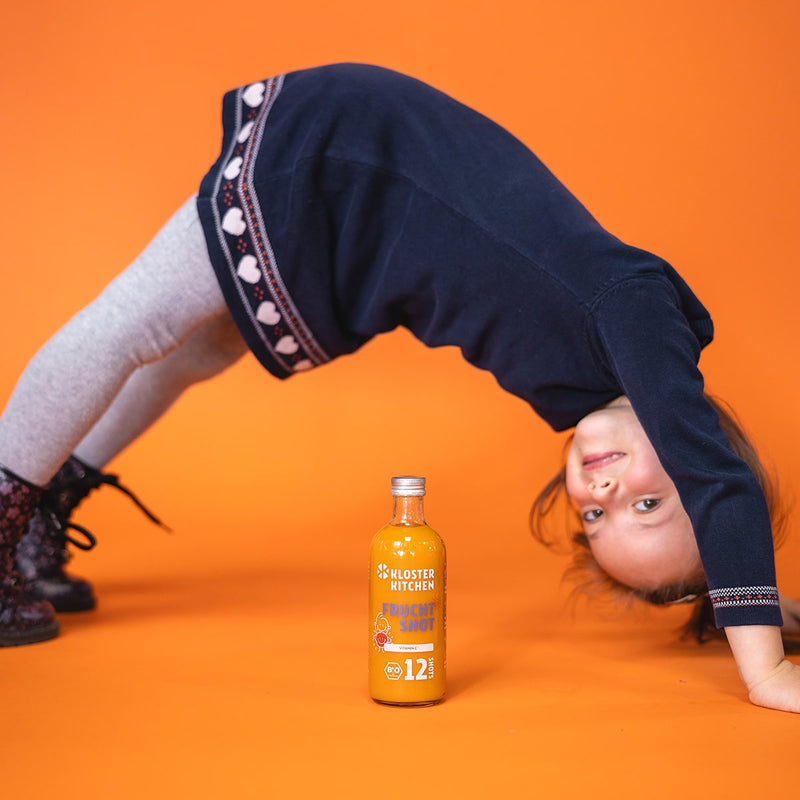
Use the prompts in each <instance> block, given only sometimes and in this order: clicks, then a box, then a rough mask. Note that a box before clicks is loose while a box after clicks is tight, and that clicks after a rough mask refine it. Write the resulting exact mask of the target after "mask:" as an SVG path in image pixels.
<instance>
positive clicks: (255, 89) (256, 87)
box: [242, 83, 267, 108]
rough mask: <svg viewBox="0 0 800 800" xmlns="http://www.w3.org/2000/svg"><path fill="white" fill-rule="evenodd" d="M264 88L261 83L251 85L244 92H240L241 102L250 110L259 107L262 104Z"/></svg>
mask: <svg viewBox="0 0 800 800" xmlns="http://www.w3.org/2000/svg"><path fill="white" fill-rule="evenodd" d="M266 88H267V87H266V86H265V85H264V84H263V83H251V84H250V86H248V87H247V88H246V89H245V90H244V92H242V100H244V102H245V103H247V105H248V106H250V108H255V107H256V106H260V105H261V104H262V103H263V102H264V92H265V91H266Z"/></svg>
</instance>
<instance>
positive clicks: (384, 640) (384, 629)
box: [372, 613, 392, 650]
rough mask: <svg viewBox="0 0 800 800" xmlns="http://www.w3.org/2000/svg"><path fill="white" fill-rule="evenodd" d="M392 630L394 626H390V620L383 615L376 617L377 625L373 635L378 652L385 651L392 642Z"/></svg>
mask: <svg viewBox="0 0 800 800" xmlns="http://www.w3.org/2000/svg"><path fill="white" fill-rule="evenodd" d="M391 629H392V626H391V625H390V624H389V620H388V619H386V617H384V616H383V614H380V613H379V614H378V616H376V617H375V625H374V629H373V633H372V641H373V643H374V644H375V647H377V648H378V650H383V649H384V647H386V645H387V644H389V643H390V642H391V641H392V637H391V636H390V635H389V631H390V630H391Z"/></svg>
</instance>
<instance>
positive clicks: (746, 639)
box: [725, 625, 784, 689]
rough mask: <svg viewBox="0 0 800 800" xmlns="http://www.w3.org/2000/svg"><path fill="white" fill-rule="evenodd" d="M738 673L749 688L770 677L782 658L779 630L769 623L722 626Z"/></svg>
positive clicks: (781, 641) (781, 642)
mask: <svg viewBox="0 0 800 800" xmlns="http://www.w3.org/2000/svg"><path fill="white" fill-rule="evenodd" d="M725 635H726V636H727V638H728V644H729V645H730V648H731V651H732V652H733V657H734V660H735V661H736V667H737V668H738V670H739V675H740V676H741V678H742V680H743V681H744V684H745V686H747V688H748V689H752V688H753V687H754V686H756V685H757V684H759V683H761V682H762V681H764V680H767V679H768V678H770V677H772V676H773V675H774V673H775V670H776V669H777V668H778V667H779V666H780V665H781V664H782V663H783V661H784V652H783V640H782V639H781V629H780V628H778V627H775V626H771V625H740V626H731V627H728V628H725Z"/></svg>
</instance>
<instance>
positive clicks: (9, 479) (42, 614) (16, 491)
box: [0, 467, 58, 647]
mask: <svg viewBox="0 0 800 800" xmlns="http://www.w3.org/2000/svg"><path fill="white" fill-rule="evenodd" d="M41 494H42V490H41V489H40V488H39V487H38V486H34V485H33V484H31V483H28V482H27V481H24V480H23V479H22V478H20V477H18V476H16V475H14V474H13V473H12V472H9V471H8V470H6V469H4V468H2V467H0V647H12V646H14V645H21V644H33V643H34V642H43V641H45V640H46V639H52V638H53V637H54V636H56V635H58V622H57V621H56V618H55V613H54V610H53V607H52V606H51V605H50V603H48V602H47V601H45V600H40V599H38V598H36V597H35V596H33V595H32V594H31V593H30V591H29V590H28V588H27V587H26V585H25V581H24V579H23V577H22V575H20V573H19V572H18V570H17V567H16V550H17V545H18V543H19V541H20V539H21V538H22V535H23V533H24V532H25V528H26V526H27V524H28V522H29V520H30V518H31V516H32V515H33V512H34V509H35V508H36V506H37V504H38V503H39V500H40V498H41Z"/></svg>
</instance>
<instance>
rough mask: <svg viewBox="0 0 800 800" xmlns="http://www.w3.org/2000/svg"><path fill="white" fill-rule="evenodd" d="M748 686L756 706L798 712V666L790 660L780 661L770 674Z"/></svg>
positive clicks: (799, 695) (751, 700)
mask: <svg viewBox="0 0 800 800" xmlns="http://www.w3.org/2000/svg"><path fill="white" fill-rule="evenodd" d="M748 688H749V689H750V702H751V703H755V704H756V705H757V706H764V708H774V709H776V710H778V711H793V712H794V713H795V714H798V713H800V667H798V666H797V664H792V662H791V661H786V660H784V661H781V663H780V664H778V666H777V667H775V669H774V670H773V672H772V674H771V675H769V676H768V677H766V678H764V679H763V680H761V681H759V682H758V683H756V684H754V685H753V686H750V687H748Z"/></svg>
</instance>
